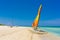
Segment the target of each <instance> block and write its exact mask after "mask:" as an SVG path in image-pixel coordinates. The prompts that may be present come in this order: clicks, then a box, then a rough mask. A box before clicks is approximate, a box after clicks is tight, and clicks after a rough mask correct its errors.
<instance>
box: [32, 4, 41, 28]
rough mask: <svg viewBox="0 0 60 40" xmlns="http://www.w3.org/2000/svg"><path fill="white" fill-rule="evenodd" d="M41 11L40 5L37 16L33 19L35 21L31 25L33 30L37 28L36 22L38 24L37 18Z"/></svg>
mask: <svg viewBox="0 0 60 40" xmlns="http://www.w3.org/2000/svg"><path fill="white" fill-rule="evenodd" d="M41 9H42V5H40V7H39V10H38V14H37V16H36V18H35V20H34V22H33V24H32V27H33V28H34V29H37V27H38V22H39V18H40V12H41Z"/></svg>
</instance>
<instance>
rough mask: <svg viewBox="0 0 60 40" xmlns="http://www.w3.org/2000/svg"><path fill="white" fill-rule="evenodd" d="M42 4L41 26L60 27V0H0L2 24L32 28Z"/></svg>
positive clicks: (0, 21)
mask: <svg viewBox="0 0 60 40" xmlns="http://www.w3.org/2000/svg"><path fill="white" fill-rule="evenodd" d="M40 4H42V11H41V15H40V20H39V26H60V0H0V24H5V25H13V26H21V25H22V26H24V25H25V26H31V25H32V23H33V21H34V19H35V17H36V15H37V13H38V8H39V6H40Z"/></svg>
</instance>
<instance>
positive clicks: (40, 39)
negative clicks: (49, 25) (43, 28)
mask: <svg viewBox="0 0 60 40" xmlns="http://www.w3.org/2000/svg"><path fill="white" fill-rule="evenodd" d="M30 30H32V28H31V27H10V26H0V40H60V37H58V36H55V35H53V34H50V33H43V34H42V33H41V34H38V33H33V32H31V31H30Z"/></svg>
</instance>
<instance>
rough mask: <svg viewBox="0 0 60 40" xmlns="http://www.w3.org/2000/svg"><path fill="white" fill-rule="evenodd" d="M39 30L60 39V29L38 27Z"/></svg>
mask: <svg viewBox="0 0 60 40" xmlns="http://www.w3.org/2000/svg"><path fill="white" fill-rule="evenodd" d="M39 28H40V29H41V30H44V31H47V32H49V33H51V34H53V35H56V36H59V37H60V27H39Z"/></svg>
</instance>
